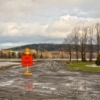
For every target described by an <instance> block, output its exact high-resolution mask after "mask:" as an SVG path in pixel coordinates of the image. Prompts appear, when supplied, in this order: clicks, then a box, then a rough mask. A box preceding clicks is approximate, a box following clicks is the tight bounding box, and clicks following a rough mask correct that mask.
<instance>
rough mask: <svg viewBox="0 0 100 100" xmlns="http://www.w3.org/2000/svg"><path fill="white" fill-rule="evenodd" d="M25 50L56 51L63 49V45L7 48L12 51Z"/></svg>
mask: <svg viewBox="0 0 100 100" xmlns="http://www.w3.org/2000/svg"><path fill="white" fill-rule="evenodd" d="M25 48H30V49H35V50H43V51H44V50H47V51H58V50H62V49H63V48H64V44H50V43H48V44H28V45H23V46H17V47H13V48H9V49H12V50H23V49H25Z"/></svg>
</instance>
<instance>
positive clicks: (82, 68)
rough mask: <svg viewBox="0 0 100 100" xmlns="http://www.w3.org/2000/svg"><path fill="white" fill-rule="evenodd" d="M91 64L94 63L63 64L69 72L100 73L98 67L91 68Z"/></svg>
mask: <svg viewBox="0 0 100 100" xmlns="http://www.w3.org/2000/svg"><path fill="white" fill-rule="evenodd" d="M92 64H95V62H65V65H66V66H67V67H68V68H69V69H70V70H76V71H89V72H100V67H91V65H92ZM86 65H90V66H86Z"/></svg>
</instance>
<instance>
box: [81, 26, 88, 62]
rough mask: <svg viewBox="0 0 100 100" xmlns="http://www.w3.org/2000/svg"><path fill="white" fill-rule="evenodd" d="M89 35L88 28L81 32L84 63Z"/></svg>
mask: <svg viewBox="0 0 100 100" xmlns="http://www.w3.org/2000/svg"><path fill="white" fill-rule="evenodd" d="M87 33H88V27H83V28H82V30H81V37H80V51H81V59H82V61H86V46H87Z"/></svg>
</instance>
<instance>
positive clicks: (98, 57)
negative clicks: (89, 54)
mask: <svg viewBox="0 0 100 100" xmlns="http://www.w3.org/2000/svg"><path fill="white" fill-rule="evenodd" d="M95 63H96V65H100V54H98V56H97V60H96V61H95Z"/></svg>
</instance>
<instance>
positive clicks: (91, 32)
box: [63, 23, 100, 61]
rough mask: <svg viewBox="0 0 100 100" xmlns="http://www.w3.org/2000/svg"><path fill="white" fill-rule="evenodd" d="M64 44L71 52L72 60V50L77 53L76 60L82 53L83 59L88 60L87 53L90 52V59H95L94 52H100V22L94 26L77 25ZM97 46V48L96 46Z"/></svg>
mask: <svg viewBox="0 0 100 100" xmlns="http://www.w3.org/2000/svg"><path fill="white" fill-rule="evenodd" d="M63 43H64V45H65V47H66V48H67V51H68V52H69V56H70V61H71V59H72V51H73V50H74V51H75V53H76V60H77V61H78V59H79V54H80V55H81V60H82V61H86V53H87V52H88V53H89V60H90V61H92V59H93V52H94V49H96V53H97V54H99V52H100V23H96V24H95V25H94V26H93V27H90V26H89V27H75V28H74V29H73V30H72V32H71V33H70V34H68V35H67V36H66V38H65V39H64V42H63ZM94 46H95V48H94Z"/></svg>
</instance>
